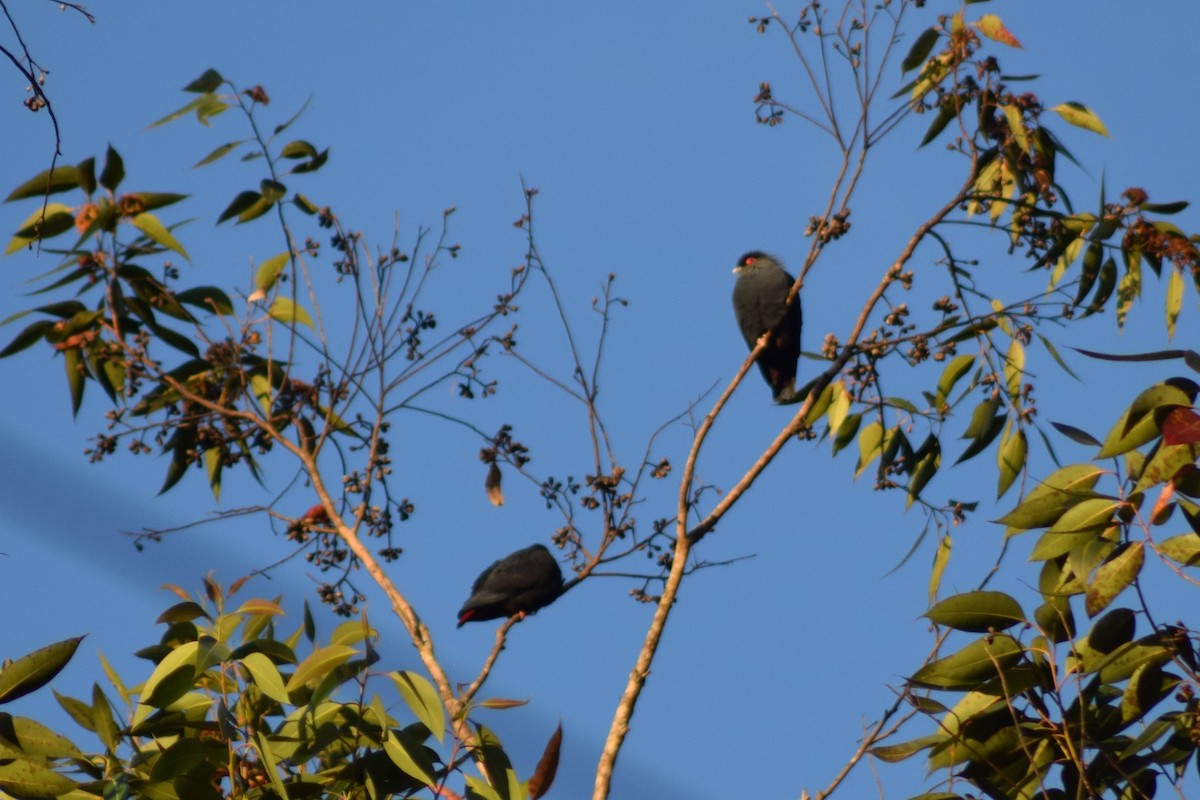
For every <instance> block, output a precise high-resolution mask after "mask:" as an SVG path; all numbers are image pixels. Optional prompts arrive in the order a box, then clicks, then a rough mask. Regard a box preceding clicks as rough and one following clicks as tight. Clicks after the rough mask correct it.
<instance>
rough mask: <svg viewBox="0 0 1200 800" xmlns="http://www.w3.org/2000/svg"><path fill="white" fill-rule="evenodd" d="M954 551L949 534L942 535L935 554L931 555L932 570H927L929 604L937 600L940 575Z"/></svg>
mask: <svg viewBox="0 0 1200 800" xmlns="http://www.w3.org/2000/svg"><path fill="white" fill-rule="evenodd" d="M953 550H954V540H953V539H952V538H951V537H950V534H943V535H942V536H941V537H939V538H938V546H937V552H936V553H934V554H933V568H932V569H930V570H929V602H931V603H932V602H933V601H934V599H936V598H937V593H938V590H939V589H940V588H941V586H942V575H943V574H945V572H946V566H947V565H948V564H949V563H950V554H951V553H952V552H953Z"/></svg>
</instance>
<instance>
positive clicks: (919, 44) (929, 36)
mask: <svg viewBox="0 0 1200 800" xmlns="http://www.w3.org/2000/svg"><path fill="white" fill-rule="evenodd" d="M939 35H940V34H939V33H938V31H937V29H936V28H926V29H925V30H923V31H921V35H920V36H918V37H917V38H916V39H915V40H914V41H913V44H912V47H910V48H909V49H908V55H906V56H905V57H904V60H903V61H901V62H900V71H901V72H911V71H912V70H914V69H916V68H917V67H919V66H921V65H923V64H924V63H925V61H926V59H928V58H929V54H930V53H931V52H933V46H934V45H935V44H937V41H938V37H939Z"/></svg>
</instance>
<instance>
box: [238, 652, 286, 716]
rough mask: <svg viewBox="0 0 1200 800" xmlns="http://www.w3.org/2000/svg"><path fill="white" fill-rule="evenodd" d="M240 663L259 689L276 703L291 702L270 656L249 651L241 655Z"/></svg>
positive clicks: (284, 703)
mask: <svg viewBox="0 0 1200 800" xmlns="http://www.w3.org/2000/svg"><path fill="white" fill-rule="evenodd" d="M241 663H242V666H243V667H245V668H246V671H247V672H249V673H250V678H251V680H253V681H254V685H255V686H257V687H258V688H259V691H261V692H262V693H263V694H265V695H266V696H267V697H269V698H271V699H272V700H274V701H275V702H277V703H280V704H283V705H287V704H288V703H290V702H291V700H290V699H289V697H288V693H287V689H286V688H284V685H283V678H282V676H280V674H279V669H278V668H277V667H276V666H275V662H273V661H271V659H270V658H268V657H267V656H265V655H263V654H262V653H249V654H247V655H245V656H243V657H242V659H241Z"/></svg>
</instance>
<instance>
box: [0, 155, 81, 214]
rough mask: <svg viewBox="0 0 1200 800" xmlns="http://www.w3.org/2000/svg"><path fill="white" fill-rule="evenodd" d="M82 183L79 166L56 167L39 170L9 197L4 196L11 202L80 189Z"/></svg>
mask: <svg viewBox="0 0 1200 800" xmlns="http://www.w3.org/2000/svg"><path fill="white" fill-rule="evenodd" d="M80 185H81V184H80V175H79V168H78V167H69V166H64V167H55V168H54V169H53V170H44V171H42V172H39V173H38V174H37V175H35V176H33V177H32V178H30V179H29V180H27V181H25V182H24V183H22V184H21V185H20V186H18V187H17V188H16V189H13V190H12V192H11V193H10V194H9V195H8V197H6V198H4V202H6V203H11V202H12V201H13V200H23V199H25V198H27V197H45V196H46V195H49V194H58V193H59V192H67V191H70V190H71V189H78V188H80ZM38 213H39V214H40V213H41V212H40V211H39V212H38Z"/></svg>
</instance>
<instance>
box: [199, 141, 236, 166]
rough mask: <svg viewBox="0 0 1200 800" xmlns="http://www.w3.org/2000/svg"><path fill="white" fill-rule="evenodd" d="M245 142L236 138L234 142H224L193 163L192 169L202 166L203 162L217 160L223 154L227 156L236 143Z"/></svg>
mask: <svg viewBox="0 0 1200 800" xmlns="http://www.w3.org/2000/svg"><path fill="white" fill-rule="evenodd" d="M245 142H246V140H245V139H238V140H237V141H236V142H226V143H225V144H223V145H221V146H219V147H217V148H216V149H214V150H213V151H212V152H211V153H209V154H208V155H206V156H205V157H204V158H202V159H200V160H199V161H197V162H196V163H195V164H193V165H192V169H195V168H196V167H203V166H204V165H205V164H211V163H213V162H214V161H217V160H218V159H221V158H224V157H225V156H227V155H229V154H230V153H231V152H233V150H234V149H235V148H236V147H237V146H238V145H241V144H244V143H245Z"/></svg>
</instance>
